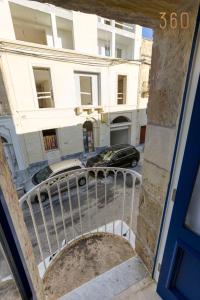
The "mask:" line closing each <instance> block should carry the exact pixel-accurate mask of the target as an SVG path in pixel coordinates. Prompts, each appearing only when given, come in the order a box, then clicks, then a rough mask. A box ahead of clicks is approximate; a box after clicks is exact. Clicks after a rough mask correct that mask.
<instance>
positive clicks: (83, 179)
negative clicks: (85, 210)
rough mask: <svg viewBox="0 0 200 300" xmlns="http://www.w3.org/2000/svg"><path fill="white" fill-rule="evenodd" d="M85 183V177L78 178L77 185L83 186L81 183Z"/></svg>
mask: <svg viewBox="0 0 200 300" xmlns="http://www.w3.org/2000/svg"><path fill="white" fill-rule="evenodd" d="M85 184H86V179H85V177H82V178H80V179H79V181H78V185H79V186H83V185H85Z"/></svg>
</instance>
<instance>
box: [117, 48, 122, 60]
mask: <svg viewBox="0 0 200 300" xmlns="http://www.w3.org/2000/svg"><path fill="white" fill-rule="evenodd" d="M116 57H117V58H122V49H120V48H117V49H116Z"/></svg>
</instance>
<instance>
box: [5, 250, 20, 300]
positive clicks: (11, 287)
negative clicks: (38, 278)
mask: <svg viewBox="0 0 200 300" xmlns="http://www.w3.org/2000/svg"><path fill="white" fill-rule="evenodd" d="M0 299H1V300H21V299H22V298H21V296H20V293H19V291H18V287H17V285H16V283H15V280H14V278H13V275H12V272H11V270H10V267H9V265H8V262H7V259H6V256H5V253H4V250H3V248H2V246H1V244H0Z"/></svg>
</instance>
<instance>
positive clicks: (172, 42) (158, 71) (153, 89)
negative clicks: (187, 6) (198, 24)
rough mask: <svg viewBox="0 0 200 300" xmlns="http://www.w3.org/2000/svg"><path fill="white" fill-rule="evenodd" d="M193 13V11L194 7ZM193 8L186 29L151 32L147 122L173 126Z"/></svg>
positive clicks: (181, 94)
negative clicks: (151, 48) (152, 38)
mask: <svg viewBox="0 0 200 300" xmlns="http://www.w3.org/2000/svg"><path fill="white" fill-rule="evenodd" d="M196 12H197V8H196ZM196 12H195V6H194V7H193V10H192V11H190V12H189V19H190V26H189V28H188V29H187V30H186V29H181V28H178V29H176V30H175V29H171V28H167V29H165V30H160V29H159V30H156V31H155V33H154V43H153V53H152V68H151V74H152V76H151V81H150V96H149V103H148V123H150V124H157V125H159V126H167V127H173V126H176V125H177V121H178V117H179V112H180V108H181V102H182V96H183V92H184V86H185V76H186V72H187V68H188V62H189V56H190V51H191V45H192V36H193V31H194V22H195V17H196Z"/></svg>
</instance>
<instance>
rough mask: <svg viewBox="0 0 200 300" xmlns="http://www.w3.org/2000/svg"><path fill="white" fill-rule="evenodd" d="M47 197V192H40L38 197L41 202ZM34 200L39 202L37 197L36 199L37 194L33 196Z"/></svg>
mask: <svg viewBox="0 0 200 300" xmlns="http://www.w3.org/2000/svg"><path fill="white" fill-rule="evenodd" d="M47 198H48V194H47V193H45V192H42V193H41V194H40V199H41V201H42V202H44V201H46V200H47ZM35 202H37V203H39V199H38V196H37V195H36V196H35Z"/></svg>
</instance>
